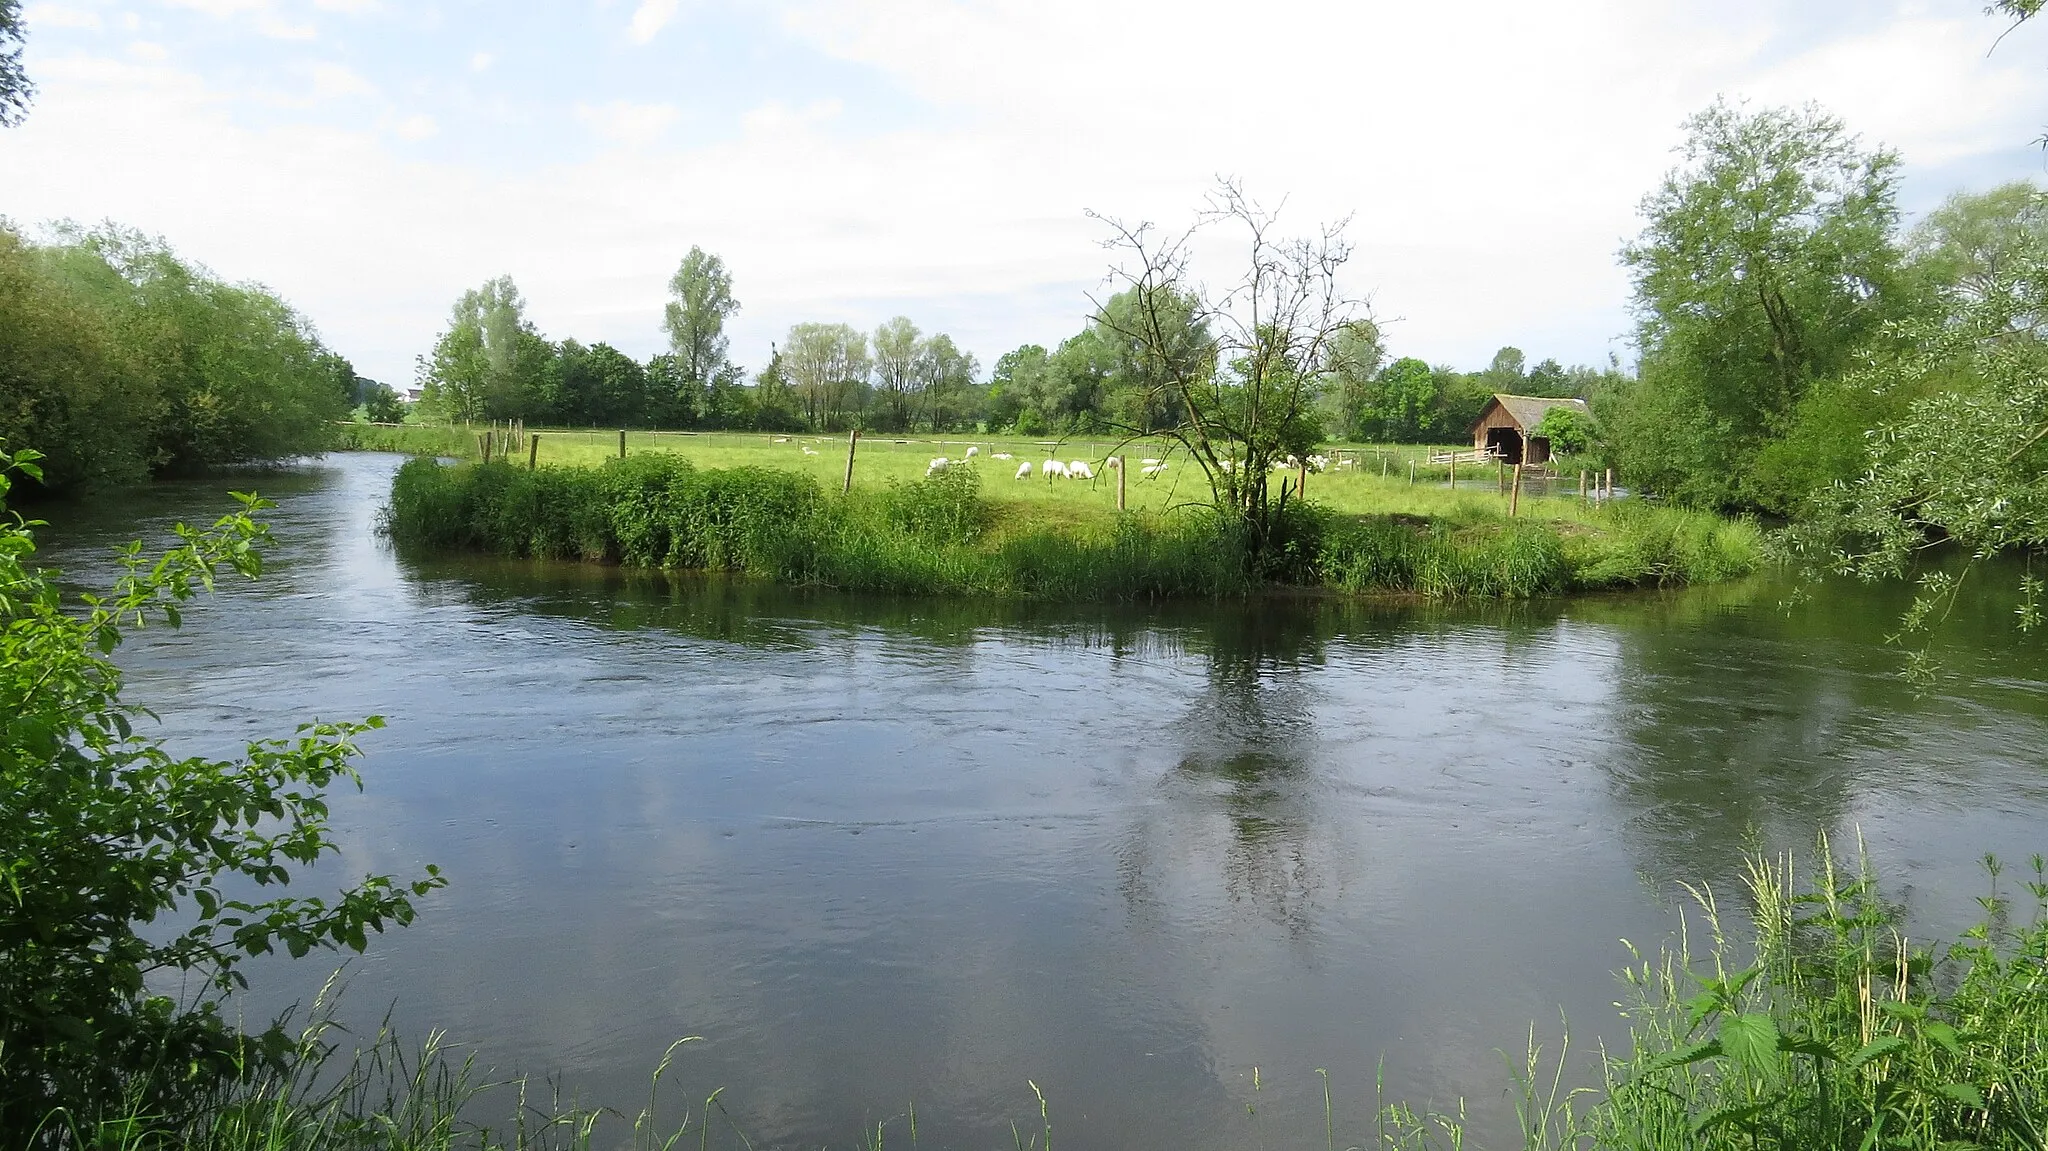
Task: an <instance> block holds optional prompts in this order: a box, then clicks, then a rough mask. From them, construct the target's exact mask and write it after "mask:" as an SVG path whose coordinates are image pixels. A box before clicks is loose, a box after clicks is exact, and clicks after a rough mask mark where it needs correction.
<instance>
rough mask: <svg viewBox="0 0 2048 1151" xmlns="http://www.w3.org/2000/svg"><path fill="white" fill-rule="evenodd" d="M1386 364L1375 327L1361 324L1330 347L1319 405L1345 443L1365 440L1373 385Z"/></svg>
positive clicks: (1383, 347) (1385, 355) (1365, 323)
mask: <svg viewBox="0 0 2048 1151" xmlns="http://www.w3.org/2000/svg"><path fill="white" fill-rule="evenodd" d="M1386 362H1387V347H1386V344H1385V343H1384V342H1383V341H1382V340H1381V338H1380V330H1379V326H1378V325H1377V324H1374V323H1372V322H1371V321H1369V320H1361V321H1359V322H1357V323H1355V324H1352V325H1351V326H1350V327H1348V328H1346V329H1344V330H1343V331H1342V332H1339V333H1338V334H1337V338H1336V339H1335V340H1334V341H1333V342H1332V344H1331V354H1330V368H1329V373H1328V376H1327V379H1326V381H1325V384H1324V388H1323V396H1322V403H1323V415H1324V422H1325V423H1327V424H1328V425H1329V426H1330V428H1331V430H1332V431H1334V432H1336V434H1337V435H1338V436H1340V437H1342V438H1343V439H1347V440H1362V439H1366V438H1368V436H1369V434H1370V433H1369V432H1368V430H1367V420H1368V419H1369V418H1370V412H1371V409H1372V404H1373V400H1374V391H1373V384H1374V381H1375V378H1376V377H1377V376H1378V375H1379V373H1380V370H1381V369H1382V368H1383V367H1384V366H1385V364H1386Z"/></svg>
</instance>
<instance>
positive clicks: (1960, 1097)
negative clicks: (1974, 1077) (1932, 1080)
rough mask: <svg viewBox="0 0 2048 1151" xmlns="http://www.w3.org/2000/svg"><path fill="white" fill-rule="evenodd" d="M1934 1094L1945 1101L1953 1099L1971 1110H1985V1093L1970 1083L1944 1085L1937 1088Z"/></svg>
mask: <svg viewBox="0 0 2048 1151" xmlns="http://www.w3.org/2000/svg"><path fill="white" fill-rule="evenodd" d="M1934 1093H1935V1094H1936V1095H1939V1096H1941V1097H1942V1098H1944V1099H1953V1100H1955V1101H1956V1102H1958V1103H1960V1104H1962V1105H1963V1106H1965V1107H1968V1108H1970V1109H1971V1110H1974V1111H1982V1110H1984V1093H1983V1092H1982V1091H1979V1090H1977V1089H1976V1088H1975V1087H1972V1086H1971V1085H1970V1084H1968V1083H1944V1084H1942V1085H1941V1086H1939V1087H1936V1088H1935V1089H1934Z"/></svg>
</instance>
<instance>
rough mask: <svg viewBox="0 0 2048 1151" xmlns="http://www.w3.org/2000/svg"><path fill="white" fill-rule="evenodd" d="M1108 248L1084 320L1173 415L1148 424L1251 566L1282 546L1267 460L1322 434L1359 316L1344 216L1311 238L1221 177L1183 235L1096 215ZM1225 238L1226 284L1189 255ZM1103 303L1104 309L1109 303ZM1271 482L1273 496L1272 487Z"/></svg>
mask: <svg viewBox="0 0 2048 1151" xmlns="http://www.w3.org/2000/svg"><path fill="white" fill-rule="evenodd" d="M1097 218H1098V219H1101V220H1103V222H1104V223H1105V224H1107V225H1108V227H1109V228H1110V231H1111V236H1110V238H1109V239H1108V240H1107V241H1106V244H1107V246H1108V247H1109V248H1110V249H1111V250H1112V251H1114V252H1115V253H1117V257H1118V258H1117V260H1116V262H1115V263H1114V264H1113V265H1112V267H1111V269H1110V273H1109V277H1108V283H1109V284H1110V285H1111V286H1113V287H1115V288H1117V289H1118V290H1117V291H1115V292H1114V293H1113V294H1110V295H1109V296H1107V297H1106V299H1105V300H1104V301H1100V302H1096V305H1095V308H1094V314H1093V315H1092V317H1091V319H1092V321H1093V322H1094V323H1095V324H1096V325H1097V326H1098V327H1099V328H1100V329H1101V330H1103V331H1105V332H1108V333H1111V334H1113V335H1114V336H1115V337H1117V338H1118V339H1120V340H1122V341H1124V342H1125V343H1126V345H1127V351H1128V352H1129V353H1130V354H1131V359H1130V370H1131V373H1132V376H1133V380H1132V383H1133V384H1134V385H1135V386H1136V387H1138V388H1140V389H1143V390H1145V391H1148V392H1150V393H1153V394H1154V395H1155V396H1156V398H1157V400H1158V401H1161V402H1157V403H1153V404H1151V405H1149V406H1150V407H1152V408H1153V409H1155V410H1170V411H1173V412H1176V413H1177V414H1178V418H1177V419H1176V420H1175V422H1173V423H1171V424H1168V425H1166V426H1164V427H1160V428H1154V429H1151V434H1153V435H1155V436H1159V437H1162V438H1164V439H1166V440H1168V441H1169V442H1171V443H1172V444H1173V445H1174V446H1175V447H1176V448H1177V449H1178V450H1179V451H1181V452H1184V453H1185V454H1186V456H1187V458H1188V459H1189V460H1191V461H1192V462H1193V463H1194V464H1195V465H1196V466H1197V467H1199V468H1200V469H1201V470H1202V474H1203V476H1204V477H1205V478H1206V479H1207V481H1208V485H1209V491H1210V496H1211V501H1212V503H1213V504H1214V506H1215V508H1216V510H1217V511H1218V513H1220V514H1221V515H1223V516H1224V517H1225V519H1226V520H1227V521H1228V522H1230V523H1232V524H1233V525H1234V526H1236V527H1238V528H1240V529H1241V530H1242V533H1243V538H1244V541H1245V547H1246V552H1247V558H1248V560H1249V561H1250V562H1251V563H1252V564H1253V565H1254V566H1259V565H1261V564H1262V563H1263V562H1264V561H1266V560H1267V559H1268V558H1269V557H1270V556H1271V555H1272V554H1273V552H1274V551H1275V550H1277V548H1278V547H1279V546H1280V545H1281V544H1283V543H1284V538H1283V537H1284V534H1285V533H1284V530H1283V522H1284V517H1285V515H1286V509H1287V500H1288V496H1289V490H1290V489H1289V487H1288V484H1287V482H1285V480H1284V479H1283V480H1279V481H1276V479H1275V476H1274V472H1275V470H1276V465H1280V466H1283V467H1284V466H1285V465H1286V464H1287V463H1288V461H1289V460H1290V459H1293V460H1299V459H1303V458H1306V457H1307V456H1308V455H1309V453H1310V452H1311V451H1312V450H1313V449H1314V447H1315V445H1316V444H1317V443H1318V442H1319V441H1320V440H1321V439H1322V432H1323V429H1322V423H1321V419H1320V415H1319V412H1318V404H1319V401H1320V398H1321V395H1322V392H1323V390H1324V388H1325V386H1326V381H1327V380H1328V379H1329V377H1330V376H1331V375H1332V374H1333V373H1334V372H1335V371H1336V370H1337V368H1338V367H1339V366H1340V365H1339V362H1338V361H1339V360H1340V358H1341V355H1342V354H1343V352H1342V349H1343V348H1345V347H1347V346H1349V345H1350V344H1352V343H1354V342H1355V341H1351V340H1348V339H1347V338H1346V337H1347V334H1349V333H1353V332H1355V331H1356V330H1357V329H1356V328H1355V325H1357V324H1360V323H1364V322H1369V316H1368V313H1367V308H1366V305H1365V302H1364V301H1363V300H1359V299H1354V298H1352V297H1350V296H1347V295H1346V294H1345V293H1344V290H1343V288H1342V286H1341V285H1340V284H1339V283H1338V277H1339V274H1340V273H1341V272H1342V270H1343V268H1344V265H1345V264H1346V263H1347V262H1348V261H1349V260H1350V258H1351V244H1350V243H1349V241H1347V240H1346V239H1345V238H1344V227H1345V224H1346V223H1347V222H1348V221H1339V222H1337V223H1334V224H1325V225H1322V226H1321V227H1320V228H1318V229H1317V230H1316V231H1315V232H1314V233H1313V234H1311V235H1307V236H1298V237H1289V236H1283V235H1282V234H1281V233H1280V232H1279V228H1278V218H1279V213H1278V212H1277V211H1275V210H1268V209H1266V208H1264V207H1262V206H1261V205H1260V204H1258V203H1257V202H1256V201H1254V200H1252V199H1251V198H1250V197H1249V196H1247V195H1246V194H1245V192H1244V189H1243V188H1242V186H1240V185H1239V184H1237V183H1236V182H1234V181H1225V182H1224V183H1223V184H1221V185H1220V186H1219V187H1218V188H1217V189H1216V191H1214V192H1212V193H1211V194H1210V195H1209V198H1208V202H1207V204H1206V205H1205V206H1204V207H1203V209H1202V210H1201V211H1200V212H1198V213H1197V214H1196V217H1195V220H1194V222H1193V223H1192V224H1190V225H1189V226H1188V227H1187V228H1186V229H1185V230H1183V231H1180V232H1177V233H1164V232H1161V231H1160V230H1159V229H1158V228H1157V227H1155V226H1154V225H1152V224H1149V223H1139V224H1127V223H1124V222H1122V221H1119V220H1115V219H1111V218H1108V217H1097ZM1218 229H1220V230H1227V231H1230V232H1234V233H1236V235H1237V236H1238V238H1239V241H1240V243H1241V244H1242V245H1243V250H1242V258H1243V261H1244V262H1243V265H1242V268H1243V270H1242V271H1241V272H1240V273H1239V275H1238V276H1237V278H1236V279H1234V280H1232V281H1230V282H1229V283H1228V285H1227V286H1226V287H1224V288H1223V289H1221V290H1220V291H1218V290H1213V289H1211V288H1209V287H1208V286H1207V285H1206V284H1204V283H1202V282H1201V281H1199V280H1198V279H1196V278H1195V276H1194V274H1193V270H1192V264H1193V252H1194V247H1195V243H1196V240H1197V238H1198V237H1200V236H1202V235H1203V234H1204V233H1205V232H1207V231H1210V230H1218ZM1110 301H1114V302H1115V303H1116V305H1117V306H1115V307H1111V306H1109V302H1110ZM1276 482H1278V485H1279V491H1278V494H1277V496H1276V494H1275V492H1274V487H1275V484H1276Z"/></svg>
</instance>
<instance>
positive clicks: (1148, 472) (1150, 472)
mask: <svg viewBox="0 0 2048 1151" xmlns="http://www.w3.org/2000/svg"><path fill="white" fill-rule="evenodd" d="M1165 470H1166V465H1165V464H1146V465H1145V466H1144V467H1142V468H1139V469H1138V474H1139V475H1141V476H1145V477H1147V478H1150V477H1152V476H1156V475H1158V474H1159V473H1160V472H1163V471H1165Z"/></svg>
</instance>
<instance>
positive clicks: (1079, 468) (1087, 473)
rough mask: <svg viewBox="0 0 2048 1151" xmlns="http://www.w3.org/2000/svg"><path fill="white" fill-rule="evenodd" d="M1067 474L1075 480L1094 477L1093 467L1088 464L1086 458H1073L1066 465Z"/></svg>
mask: <svg viewBox="0 0 2048 1151" xmlns="http://www.w3.org/2000/svg"><path fill="white" fill-rule="evenodd" d="M1067 476H1068V478H1070V479H1076V480H1092V479H1094V478H1095V469H1094V468H1091V467H1089V466H1088V461H1087V460H1075V461H1073V462H1072V463H1070V464H1068V465H1067Z"/></svg>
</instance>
